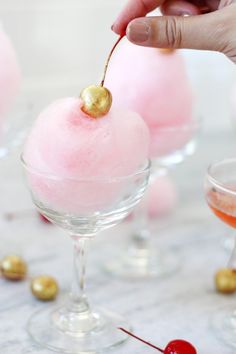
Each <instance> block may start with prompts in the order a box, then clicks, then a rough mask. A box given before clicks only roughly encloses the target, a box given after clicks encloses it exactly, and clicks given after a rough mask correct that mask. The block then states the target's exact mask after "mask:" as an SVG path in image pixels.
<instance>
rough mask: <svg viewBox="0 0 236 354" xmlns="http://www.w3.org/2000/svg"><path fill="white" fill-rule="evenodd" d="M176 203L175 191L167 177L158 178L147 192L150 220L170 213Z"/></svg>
mask: <svg viewBox="0 0 236 354" xmlns="http://www.w3.org/2000/svg"><path fill="white" fill-rule="evenodd" d="M176 203H177V191H176V187H175V185H174V183H173V182H172V180H171V179H170V178H169V177H168V176H159V177H157V178H156V179H155V181H154V182H153V183H151V185H150V187H149V190H148V212H149V216H150V218H157V217H160V216H163V215H165V214H168V213H170V212H171V211H172V210H173V209H174V208H175V206H176Z"/></svg>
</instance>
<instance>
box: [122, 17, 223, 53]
mask: <svg viewBox="0 0 236 354" xmlns="http://www.w3.org/2000/svg"><path fill="white" fill-rule="evenodd" d="M221 11H224V10H220V11H215V12H212V13H209V14H205V15H197V16H187V17H182V16H158V17H145V18H138V19H136V20H133V21H132V22H130V24H129V25H128V27H127V37H128V39H129V40H130V41H131V42H133V43H135V44H138V45H143V46H146V47H157V48H189V49H203V50H215V51H224V48H225V47H226V42H227V38H225V36H226V35H227V31H226V30H225V28H224V23H225V20H224V18H223V19H222V17H224V16H223V15H222V14H221ZM226 24H227V22H226Z"/></svg>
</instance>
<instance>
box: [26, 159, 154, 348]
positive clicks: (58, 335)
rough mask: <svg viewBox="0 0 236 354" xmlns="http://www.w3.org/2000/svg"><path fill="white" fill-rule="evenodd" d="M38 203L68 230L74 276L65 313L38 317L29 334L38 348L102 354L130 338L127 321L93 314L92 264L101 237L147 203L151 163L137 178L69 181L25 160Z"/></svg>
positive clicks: (60, 310) (45, 313)
mask: <svg viewBox="0 0 236 354" xmlns="http://www.w3.org/2000/svg"><path fill="white" fill-rule="evenodd" d="M22 162H23V166H24V169H25V172H26V178H27V183H28V186H29V188H30V191H31V195H32V199H33V201H34V203H35V205H36V207H37V209H38V210H39V212H40V213H41V214H43V215H44V216H45V217H46V218H48V219H49V220H50V221H51V222H53V223H55V224H56V225H58V226H59V227H61V228H62V229H64V230H66V231H67V232H68V234H69V236H70V237H71V239H72V241H73V243H74V276H73V282H72V288H71V293H70V296H69V298H68V300H67V302H66V303H65V304H64V305H62V306H61V307H59V308H50V309H46V310H44V311H40V312H38V313H36V314H34V315H33V316H32V317H31V318H30V320H29V323H28V332H29V334H30V336H31V337H32V338H33V339H34V341H36V342H37V343H38V344H40V345H42V346H44V347H46V348H48V349H51V350H54V351H57V352H59V353H71V354H73V353H76V354H78V353H90V354H91V353H97V352H99V353H100V352H103V351H104V350H105V349H108V348H110V347H114V346H117V345H119V344H121V343H122V342H124V341H125V340H126V339H127V336H126V335H125V334H124V333H123V332H121V331H119V330H118V329H117V328H118V327H120V326H124V327H126V328H127V326H128V328H129V325H128V324H127V323H126V321H125V319H123V318H122V317H121V316H119V315H116V314H113V313H110V312H108V311H106V310H103V309H93V308H91V306H90V304H89V301H88V299H87V296H86V293H85V273H86V259H87V251H88V247H89V243H90V242H91V241H92V240H93V238H94V237H95V235H96V234H97V233H98V232H100V231H102V230H104V229H107V228H110V227H112V226H114V225H116V224H117V223H119V222H120V221H122V220H123V219H124V218H125V217H126V216H127V215H128V214H129V213H130V212H131V211H132V210H133V208H134V207H135V205H136V204H137V203H138V202H139V201H140V200H141V198H142V196H143V194H144V191H145V189H146V187H147V183H148V178H149V173H150V163H149V162H147V163H146V164H145V166H144V167H143V168H142V169H141V170H140V171H138V172H137V173H135V174H133V175H129V176H123V177H117V178H114V177H112V178H93V177H91V178H87V179H68V178H61V177H60V176H53V175H50V174H46V173H43V172H41V171H37V170H35V169H33V168H32V167H31V166H28V165H27V163H26V162H25V161H24V157H22Z"/></svg>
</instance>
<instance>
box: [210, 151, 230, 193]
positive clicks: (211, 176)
mask: <svg viewBox="0 0 236 354" xmlns="http://www.w3.org/2000/svg"><path fill="white" fill-rule="evenodd" d="M232 162H233V163H235V165H236V157H228V158H225V159H222V160H218V161H215V162H213V163H211V164H210V165H209V166H208V168H207V179H208V180H209V182H211V183H212V184H214V185H215V186H216V187H217V188H219V189H221V190H223V191H225V192H227V193H230V194H233V195H236V190H232V189H230V188H229V187H227V186H225V184H224V183H223V182H221V181H219V180H217V179H216V178H215V177H214V176H213V173H212V169H213V168H214V167H216V166H217V165H220V164H223V163H232Z"/></svg>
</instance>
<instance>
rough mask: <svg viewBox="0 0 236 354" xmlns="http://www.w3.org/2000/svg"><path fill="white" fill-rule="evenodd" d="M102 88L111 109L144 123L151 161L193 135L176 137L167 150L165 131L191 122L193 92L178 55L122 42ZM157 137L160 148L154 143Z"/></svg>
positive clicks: (176, 52) (169, 151)
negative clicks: (108, 94)
mask: <svg viewBox="0 0 236 354" xmlns="http://www.w3.org/2000/svg"><path fill="white" fill-rule="evenodd" d="M105 84H106V87H107V88H108V89H110V90H111V92H112V94H113V103H114V106H116V107H126V108H128V109H131V110H132V111H136V112H138V113H139V114H140V115H141V116H142V117H143V119H144V120H145V121H146V123H147V125H148V127H149V129H150V133H151V145H150V156H151V157H159V156H163V155H167V154H170V153H172V150H173V149H178V148H179V147H182V146H183V145H185V144H186V143H187V142H188V140H190V139H191V136H192V133H193V131H192V130H191V129H189V131H188V134H186V131H185V132H182V133H181V134H182V137H180V133H179V137H178V139H177V141H176V144H174V142H173V139H172V141H169V144H172V145H173V146H171V147H169V145H168V143H167V142H166V139H168V137H167V133H166V132H165V131H164V129H165V128H171V127H178V126H183V125H188V124H190V125H191V123H192V121H193V93H192V88H191V85H190V81H189V79H188V76H187V72H186V66H185V62H184V59H183V57H182V55H181V54H180V53H179V52H178V51H173V52H172V53H169V52H168V53H166V52H164V51H161V50H159V49H156V48H144V47H141V46H136V45H134V44H132V43H130V42H129V41H128V40H127V39H126V38H124V39H123V40H122V41H121V43H120V45H119V46H118V47H117V49H116V51H115V52H114V54H113V56H112V58H111V62H110V65H109V68H108V72H107V77H106V81H105ZM168 134H169V133H168ZM159 137H160V138H161V140H162V141H164V142H163V143H162V144H158V143H157V141H158V139H159ZM174 141H175V139H174Z"/></svg>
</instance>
